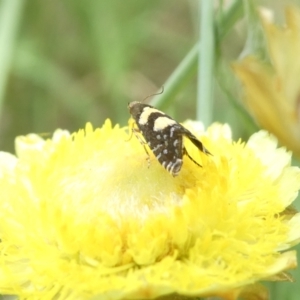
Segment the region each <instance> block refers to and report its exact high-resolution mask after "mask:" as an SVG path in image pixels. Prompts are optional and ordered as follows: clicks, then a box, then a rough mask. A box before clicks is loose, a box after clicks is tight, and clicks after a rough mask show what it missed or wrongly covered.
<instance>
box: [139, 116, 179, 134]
mask: <svg viewBox="0 0 300 300" xmlns="http://www.w3.org/2000/svg"><path fill="white" fill-rule="evenodd" d="M141 116H142V115H141ZM176 123H177V122H176V121H174V120H172V119H170V118H167V117H164V116H163V117H158V118H157V119H156V120H155V122H154V128H153V130H154V131H160V130H163V129H165V128H166V127H168V126H172V125H174V124H176Z"/></svg>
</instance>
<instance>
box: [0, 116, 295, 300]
mask: <svg viewBox="0 0 300 300" xmlns="http://www.w3.org/2000/svg"><path fill="white" fill-rule="evenodd" d="M186 126H188V127H189V129H190V130H191V131H193V133H194V134H195V135H196V136H197V137H199V138H201V141H202V142H203V143H204V145H205V147H206V148H207V149H209V151H210V152H211V153H212V155H211V156H207V155H205V154H203V153H202V152H200V151H198V150H197V149H196V148H195V147H194V146H193V145H192V144H191V143H189V141H186V147H187V148H188V149H187V150H188V152H189V154H190V155H191V156H192V157H193V158H194V159H195V160H197V161H198V162H199V163H201V165H202V168H201V167H199V166H198V165H196V164H195V163H194V162H192V161H191V160H190V159H189V158H188V157H184V163H183V167H182V170H181V171H180V173H179V176H177V177H175V178H174V177H172V176H171V175H170V174H169V173H168V172H167V171H166V170H165V169H164V168H163V167H162V166H161V165H160V164H159V163H158V161H157V160H156V158H155V157H154V156H153V155H152V154H150V155H151V158H150V166H149V167H148V163H147V160H146V157H147V156H146V153H145V151H144V149H143V147H142V146H141V144H140V143H139V141H138V140H137V139H136V138H135V137H132V138H131V139H130V140H129V141H128V136H129V135H128V134H127V133H126V130H127V128H119V127H118V126H115V127H112V125H111V123H110V121H106V122H105V124H104V126H103V127H102V128H101V129H96V130H94V129H93V128H92V126H91V125H90V124H87V125H86V128H85V130H80V131H79V132H77V133H74V134H72V135H70V134H69V133H68V132H65V131H57V132H55V133H54V136H53V138H52V139H49V140H43V139H41V138H40V137H38V136H37V135H28V136H23V137H18V138H17V139H16V152H17V157H15V156H13V155H10V154H8V153H2V154H1V155H0V171H1V172H0V190H1V198H0V205H1V207H0V220H1V222H0V239H1V242H0V294H15V295H18V296H19V298H20V299H27V300H33V299H43V300H44V299H60V300H63V299H68V300H69V299H113V300H114V299H149V298H153V297H158V296H163V295H170V294H174V293H176V294H179V295H184V296H209V295H219V296H223V297H227V298H229V297H231V299H233V298H234V297H235V296H236V295H238V293H239V292H240V291H241V290H242V289H243V287H249V285H251V284H253V283H255V282H257V281H259V280H261V279H268V278H270V277H273V278H274V276H275V275H276V274H280V273H281V272H283V271H284V270H287V269H290V268H293V267H296V254H295V251H286V252H284V251H285V250H287V249H288V248H290V247H291V246H292V245H294V244H296V243H297V242H298V240H299V238H300V231H299V225H300V214H299V213H298V214H295V213H292V214H289V213H286V211H287V210H286V209H287V207H288V206H289V205H290V204H291V203H292V202H293V200H294V199H295V197H296V196H297V193H298V189H299V188H300V170H299V168H297V167H291V166H290V160H291V155H290V153H289V152H287V151H286V150H285V149H283V148H277V143H276V140H275V138H274V137H272V136H270V135H269V134H267V133H266V132H265V131H260V132H258V133H256V134H254V135H253V136H252V137H251V138H250V139H249V141H248V142H247V143H242V142H241V141H239V142H233V141H232V139H231V133H230V129H229V127H228V126H226V125H218V124H214V125H213V126H211V127H210V128H209V129H208V130H207V132H202V131H200V130H199V126H198V125H197V124H196V123H193V122H190V123H188V124H187V125H186ZM196 128H197V129H196ZM248 292H249V291H248Z"/></svg>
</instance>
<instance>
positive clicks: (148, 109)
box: [138, 107, 164, 125]
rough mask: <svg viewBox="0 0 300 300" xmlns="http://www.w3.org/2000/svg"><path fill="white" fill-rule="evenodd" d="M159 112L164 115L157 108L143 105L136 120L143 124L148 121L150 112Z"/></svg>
mask: <svg viewBox="0 0 300 300" xmlns="http://www.w3.org/2000/svg"><path fill="white" fill-rule="evenodd" d="M157 112H158V113H160V114H162V115H164V113H163V112H161V111H159V110H158V109H156V108H154V107H145V108H144V109H143V112H142V113H141V115H140V118H139V120H138V122H139V124H141V125H145V124H147V122H148V119H149V116H150V115H151V114H152V113H157Z"/></svg>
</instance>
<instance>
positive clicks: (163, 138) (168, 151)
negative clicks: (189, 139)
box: [145, 124, 183, 176]
mask: <svg viewBox="0 0 300 300" xmlns="http://www.w3.org/2000/svg"><path fill="white" fill-rule="evenodd" d="M180 126H181V125H179V124H175V125H173V126H171V127H170V126H168V127H166V128H164V129H162V130H160V131H151V132H148V135H149V136H146V137H145V138H146V140H147V141H148V145H149V147H150V149H151V150H152V152H153V154H154V155H155V156H156V158H157V160H158V161H159V163H160V164H161V165H162V166H163V167H164V168H165V169H166V170H167V171H168V172H169V173H171V174H172V175H173V176H177V175H178V173H179V171H180V169H181V166H182V163H183V161H182V156H183V144H182V143H183V141H182V135H181V134H180V132H178V129H180Z"/></svg>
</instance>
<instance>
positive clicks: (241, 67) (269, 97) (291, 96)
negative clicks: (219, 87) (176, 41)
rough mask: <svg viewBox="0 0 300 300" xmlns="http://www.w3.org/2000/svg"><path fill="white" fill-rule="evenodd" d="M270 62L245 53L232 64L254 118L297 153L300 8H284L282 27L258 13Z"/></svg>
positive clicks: (299, 144)
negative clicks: (244, 55)
mask: <svg viewBox="0 0 300 300" xmlns="http://www.w3.org/2000/svg"><path fill="white" fill-rule="evenodd" d="M262 19H263V25H264V31H265V35H266V39H267V42H268V46H269V47H268V48H269V55H270V60H271V65H269V64H267V63H266V62H262V61H260V60H258V59H256V58H254V57H247V58H245V59H244V60H242V61H241V62H239V63H236V64H235V65H234V70H235V72H236V74H237V75H238V77H239V78H240V80H241V81H242V83H243V85H244V92H245V101H246V104H247V106H248V107H249V109H250V111H251V113H252V114H253V116H254V117H255V118H256V120H257V122H258V123H259V124H260V125H261V126H262V127H263V128H265V129H267V130H268V131H270V132H272V133H273V134H275V135H276V136H277V137H278V139H279V141H280V142H281V143H282V144H283V145H285V146H287V147H288V148H289V149H291V150H292V151H294V152H295V154H296V155H298V156H299V157H300V133H299V132H300V114H299V112H300V110H299V108H300V84H299V78H300V60H299V53H300V10H299V9H298V8H295V7H289V8H287V9H286V21H287V24H286V26H285V27H282V28H280V27H278V26H276V25H275V24H273V23H272V22H271V21H270V20H269V18H268V17H267V15H266V14H265V15H263V14H262Z"/></svg>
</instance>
